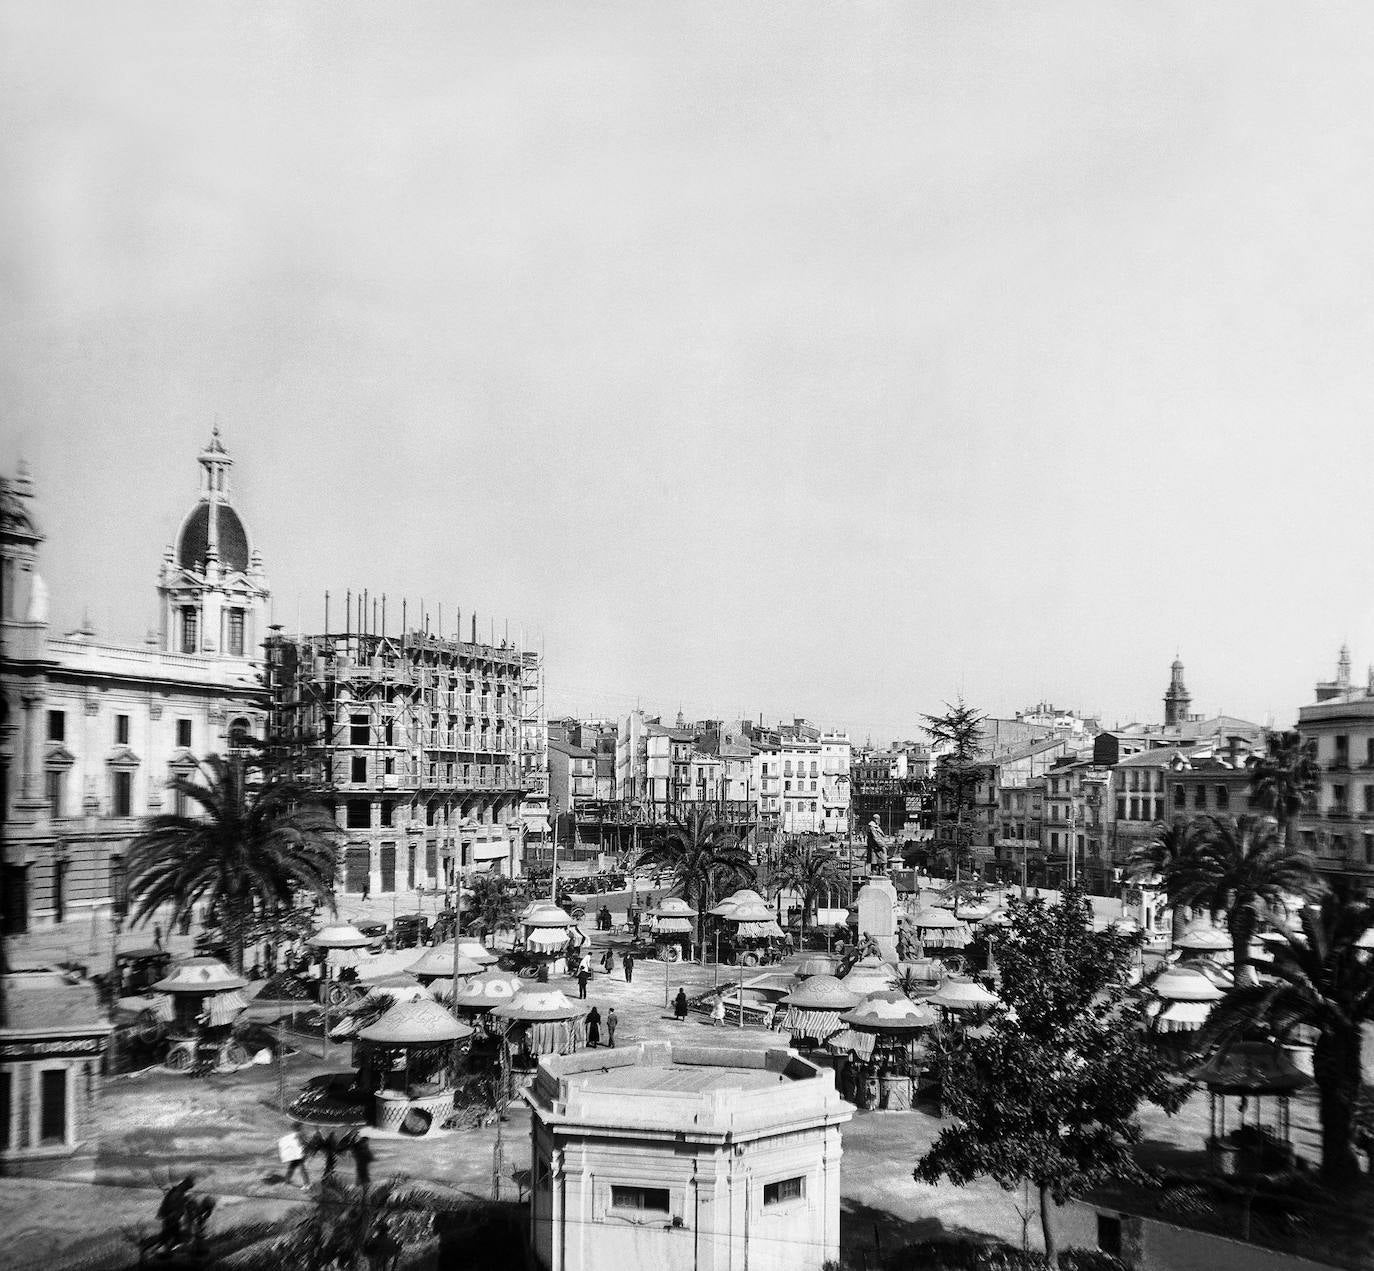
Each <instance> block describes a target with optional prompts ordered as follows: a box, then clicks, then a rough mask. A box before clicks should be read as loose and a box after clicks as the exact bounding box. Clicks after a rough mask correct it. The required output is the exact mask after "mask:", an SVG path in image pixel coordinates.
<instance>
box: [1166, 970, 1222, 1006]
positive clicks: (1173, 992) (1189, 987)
mask: <svg viewBox="0 0 1374 1271" xmlns="http://www.w3.org/2000/svg"><path fill="white" fill-rule="evenodd" d="M1152 987H1153V989H1154V994H1155V996H1156V997H1160V998H1164V999H1165V1000H1166V1001H1169V1002H1219V1001H1221V999H1222V998H1223V997H1225V996H1226V994H1225V993H1223V992H1222V991H1221V990H1220V989H1219V988H1217V986H1216V985H1215V984H1213V983H1212V981H1211V980H1210V979H1208V977H1207V976H1206V975H1205V974H1203V972H1202V971H1200V970H1199V969H1198V968H1197V967H1191V966H1174V967H1170V968H1169V970H1167V971H1165V972H1164V974H1163V975H1161V976H1160V977H1159V979H1157V980H1156V981H1155V982H1154V985H1153V986H1152Z"/></svg>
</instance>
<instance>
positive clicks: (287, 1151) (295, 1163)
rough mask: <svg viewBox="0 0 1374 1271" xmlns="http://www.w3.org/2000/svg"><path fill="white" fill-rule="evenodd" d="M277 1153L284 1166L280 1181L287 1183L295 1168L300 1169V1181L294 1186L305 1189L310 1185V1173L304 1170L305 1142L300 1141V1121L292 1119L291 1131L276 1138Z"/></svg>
mask: <svg viewBox="0 0 1374 1271" xmlns="http://www.w3.org/2000/svg"><path fill="white" fill-rule="evenodd" d="M277 1155H278V1156H279V1157H280V1158H281V1163H282V1164H283V1165H285V1166H286V1177H285V1178H283V1179H282V1182H284V1183H289V1182H290V1181H291V1179H292V1177H293V1176H294V1175H295V1173H296V1171H297V1170H300V1173H301V1178H302V1180H304V1181H302V1182H300V1183H297V1184H296V1186H297V1187H299V1188H300V1189H301V1190H302V1191H305V1190H306V1189H307V1188H309V1186H310V1175H309V1174H307V1173H306V1172H305V1144H304V1143H303V1142H301V1123H300V1122H299V1121H293V1122H292V1123H291V1133H290V1134H283V1135H282V1136H281V1138H279V1139H278V1140H277Z"/></svg>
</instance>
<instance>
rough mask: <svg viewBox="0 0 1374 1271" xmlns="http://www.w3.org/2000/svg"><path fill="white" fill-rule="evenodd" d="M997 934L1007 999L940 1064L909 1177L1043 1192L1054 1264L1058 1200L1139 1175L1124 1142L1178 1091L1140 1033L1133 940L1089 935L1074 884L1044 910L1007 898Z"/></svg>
mask: <svg viewBox="0 0 1374 1271" xmlns="http://www.w3.org/2000/svg"><path fill="white" fill-rule="evenodd" d="M1010 909H1011V925H1010V926H1009V927H1006V928H1002V929H999V930H998V931H997V932H996V934H995V935H994V936H993V952H994V956H995V958H996V961H997V965H998V967H999V968H1000V970H1001V974H1002V980H1001V989H1000V993H1001V997H1002V1000H1003V1001H1004V1002H1005V1003H1006V1004H1007V1006H1009V1007H1010V1008H1012V1011H1014V1012H1015V1014H1014V1017H1013V1015H1012V1014H1011V1013H1010V1012H1008V1013H1007V1014H1002V1015H998V1016H996V1017H994V1019H993V1021H992V1023H991V1025H990V1028H989V1031H988V1033H987V1035H985V1036H977V1037H968V1036H965V1037H964V1038H963V1039H962V1041H961V1042H959V1043H958V1044H956V1045H953V1046H951V1047H950V1048H949V1049H948V1050H947V1052H946V1054H945V1056H944V1058H943V1060H942V1071H941V1084H942V1088H943V1091H944V1095H943V1098H944V1110H945V1112H946V1113H947V1114H948V1115H950V1116H952V1117H953V1119H954V1124H953V1125H952V1126H950V1127H948V1128H947V1129H945V1130H944V1131H943V1132H942V1133H941V1134H940V1137H939V1138H938V1139H937V1140H936V1141H935V1144H934V1145H933V1146H932V1147H931V1149H930V1151H929V1152H927V1153H926V1155H925V1156H924V1157H922V1159H921V1160H920V1162H919V1163H918V1164H917V1166H916V1170H915V1177H916V1178H917V1179H918V1180H919V1181H922V1182H928V1183H933V1182H936V1181H938V1180H939V1179H940V1178H942V1177H947V1178H949V1179H950V1180H951V1181H953V1182H955V1183H966V1182H969V1181H970V1180H972V1179H974V1178H978V1177H982V1176H988V1177H991V1178H994V1179H996V1181H997V1182H998V1183H1000V1184H1001V1185H1002V1186H1003V1187H1004V1188H1006V1189H1008V1190H1012V1189H1014V1188H1016V1187H1018V1186H1020V1185H1021V1184H1023V1183H1026V1182H1028V1183H1029V1184H1031V1185H1032V1186H1034V1187H1035V1188H1036V1189H1037V1191H1038V1193H1039V1208H1040V1225H1041V1231H1042V1234H1043V1237H1044V1242H1045V1252H1046V1256H1047V1258H1048V1262H1049V1265H1050V1266H1051V1267H1057V1266H1058V1243H1057V1241H1056V1238H1055V1230H1054V1210H1055V1206H1056V1205H1062V1204H1063V1203H1064V1202H1065V1201H1067V1200H1069V1199H1071V1198H1073V1197H1076V1196H1080V1195H1082V1193H1083V1192H1084V1191H1086V1190H1088V1189H1090V1188H1092V1187H1095V1186H1098V1185H1100V1184H1102V1183H1104V1182H1105V1181H1107V1180H1108V1179H1110V1178H1128V1179H1129V1178H1139V1177H1141V1171H1140V1168H1139V1166H1138V1165H1137V1164H1136V1161H1135V1157H1134V1154H1133V1151H1132V1148H1133V1146H1134V1144H1135V1143H1136V1142H1138V1140H1139V1138H1140V1125H1139V1122H1138V1120H1137V1119H1136V1114H1137V1110H1138V1109H1139V1107H1140V1105H1141V1104H1142V1103H1152V1104H1155V1105H1157V1106H1159V1107H1162V1108H1164V1109H1165V1110H1166V1111H1168V1112H1170V1113H1172V1112H1174V1111H1175V1110H1176V1109H1177V1108H1178V1107H1179V1106H1180V1105H1181V1104H1182V1103H1183V1100H1184V1099H1185V1097H1186V1095H1187V1087H1186V1085H1184V1084H1183V1083H1181V1082H1180V1081H1179V1080H1178V1079H1177V1078H1176V1077H1175V1076H1174V1075H1173V1074H1172V1072H1171V1070H1170V1067H1169V1062H1168V1060H1167V1059H1166V1058H1165V1057H1164V1056H1163V1055H1162V1054H1160V1053H1159V1052H1158V1051H1157V1050H1156V1049H1155V1048H1154V1047H1152V1046H1151V1045H1150V1043H1149V1041H1148V1039H1147V1036H1146V1032H1145V1016H1144V1011H1145V1006H1144V1001H1143V999H1142V998H1141V997H1140V995H1138V994H1137V993H1135V992H1133V991H1132V990H1131V989H1130V988H1129V987H1128V981H1127V976H1128V972H1129V970H1130V967H1131V963H1132V955H1133V951H1134V949H1135V948H1136V946H1137V945H1138V944H1139V941H1140V936H1139V935H1127V934H1123V933H1118V932H1116V931H1113V930H1107V931H1094V930H1093V921H1092V909H1091V906H1090V905H1089V902H1088V900H1087V897H1086V896H1085V895H1084V894H1083V893H1082V892H1081V891H1080V890H1078V889H1071V890H1069V891H1067V892H1065V894H1064V897H1063V899H1062V901H1060V902H1059V903H1056V904H1053V905H1050V904H1046V903H1045V902H1044V901H1043V900H1040V899H1038V898H1036V899H1033V900H1028V901H1020V900H1013V901H1012V902H1011V905H1010Z"/></svg>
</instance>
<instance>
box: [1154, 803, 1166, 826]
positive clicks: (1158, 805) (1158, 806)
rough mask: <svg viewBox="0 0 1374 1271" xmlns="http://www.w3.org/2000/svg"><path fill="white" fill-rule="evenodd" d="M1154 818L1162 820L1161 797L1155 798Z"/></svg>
mask: <svg viewBox="0 0 1374 1271" xmlns="http://www.w3.org/2000/svg"><path fill="white" fill-rule="evenodd" d="M1155 820H1156V821H1162V820H1164V800H1163V799H1156V800H1155Z"/></svg>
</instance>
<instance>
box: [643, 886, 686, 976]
mask: <svg viewBox="0 0 1374 1271" xmlns="http://www.w3.org/2000/svg"><path fill="white" fill-rule="evenodd" d="M696 916H697V911H696V910H695V909H693V908H692V907H691V905H689V904H688V903H687V902H686V901H685V900H683V899H682V898H681V897H679V896H667V897H665V898H664V899H663V900H661V901H659V903H658V905H657V906H656V907H655V908H653V909H651V910H649V912H648V914H647V915H646V917H647V919H648V933H647V935H648V942H649V943H650V944H651V945H652V946H653V951H654V954H655V956H656V957H658V959H659V960H660V961H661V962H681V961H682V960H683V959H684V958H686V959H690V958H691V956H692V937H693V935H694V933H695V930H696V928H695V925H694V924H693V922H692V920H693V919H694V918H695V917H696Z"/></svg>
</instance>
